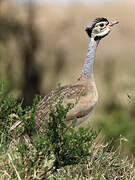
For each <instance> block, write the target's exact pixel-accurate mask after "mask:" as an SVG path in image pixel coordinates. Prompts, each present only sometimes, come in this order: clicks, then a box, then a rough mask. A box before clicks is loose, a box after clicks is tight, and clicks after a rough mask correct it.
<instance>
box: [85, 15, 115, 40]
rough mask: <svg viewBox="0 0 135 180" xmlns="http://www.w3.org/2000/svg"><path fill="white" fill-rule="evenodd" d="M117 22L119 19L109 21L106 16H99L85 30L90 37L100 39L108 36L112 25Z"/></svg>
mask: <svg viewBox="0 0 135 180" xmlns="http://www.w3.org/2000/svg"><path fill="white" fill-rule="evenodd" d="M117 23H118V21H115V22H113V23H109V21H108V20H107V19H106V18H97V19H95V20H94V21H92V22H91V23H90V24H89V25H88V26H87V27H86V29H85V30H86V32H87V33H88V35H89V37H91V38H94V39H95V40H98V39H99V40H100V39H102V38H104V37H105V36H107V35H108V34H109V33H110V31H111V28H112V26H113V25H114V24H117Z"/></svg>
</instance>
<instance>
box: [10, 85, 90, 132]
mask: <svg viewBox="0 0 135 180" xmlns="http://www.w3.org/2000/svg"><path fill="white" fill-rule="evenodd" d="M86 94H87V87H86V86H84V85H80V84H76V85H69V86H63V87H60V88H57V89H55V90H52V91H51V92H50V93H49V94H48V95H46V96H45V97H44V98H43V99H42V101H41V103H40V105H39V108H38V113H37V115H36V122H37V125H38V126H40V125H42V121H43V117H48V115H49V112H50V105H52V106H55V105H56V103H57V102H58V100H59V97H63V104H64V105H66V104H68V103H73V104H74V103H76V101H77V99H78V98H80V97H81V96H85V95H86ZM77 114H78V113H74V117H75V115H77ZM70 116H71V115H70ZM69 119H72V118H69ZM23 126H24V125H23V123H22V122H21V121H17V122H16V123H14V124H13V125H12V127H11V128H10V130H11V131H14V129H16V128H21V127H23Z"/></svg>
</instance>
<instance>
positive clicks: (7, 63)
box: [0, 0, 135, 154]
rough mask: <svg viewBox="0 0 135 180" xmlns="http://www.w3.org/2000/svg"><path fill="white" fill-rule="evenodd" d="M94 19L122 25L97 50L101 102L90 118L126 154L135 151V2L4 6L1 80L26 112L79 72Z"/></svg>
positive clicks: (2, 1) (16, 1)
mask: <svg viewBox="0 0 135 180" xmlns="http://www.w3.org/2000/svg"><path fill="white" fill-rule="evenodd" d="M96 17H106V18H107V19H109V20H119V21H120V23H119V24H118V25H117V26H116V27H115V28H113V31H112V32H111V33H110V35H109V36H107V37H106V38H105V39H104V40H102V41H101V42H100V44H99V47H98V50H97V54H96V62H95V68H94V71H95V80H96V84H97V88H98V92H99V102H98V104H97V106H96V109H95V111H94V113H93V115H92V120H93V122H94V123H95V125H96V127H97V128H102V129H103V132H104V133H105V134H106V138H107V139H111V138H112V137H113V140H112V142H113V144H114V145H117V144H118V143H119V137H120V138H121V140H122V141H124V145H123V153H127V152H128V153H130V154H131V153H134V151H135V130H134V129H135V117H134V116H135V105H134V103H135V100H134V97H135V96H134V95H135V50H134V49H135V25H134V18H135V2H134V0H127V1H126V0H125V1H124V0H122V1H118V0H117V1H114V0H113V1H111V0H96V1H95V0H93V1H92V0H85V1H84V0H82V1H81V0H80V1H77V0H76V1H75V0H55V1H53V0H48V1H47V0H35V1H34V0H31V1H30V0H0V80H6V81H8V84H9V85H8V87H9V88H8V92H9V93H12V94H14V96H15V97H16V98H18V99H20V98H21V99H22V98H23V103H24V106H26V105H31V104H32V100H33V97H34V96H35V94H41V95H45V94H47V93H48V92H49V91H50V90H51V89H54V88H55V87H57V84H58V83H61V84H62V85H66V84H69V83H72V82H74V81H75V80H76V79H77V78H78V77H79V74H80V72H81V69H82V66H83V63H84V60H85V57H86V53H87V48H88V42H89V38H88V36H87V34H86V33H85V31H84V29H85V27H86V25H88V23H89V22H91V21H92V20H93V19H94V18H96Z"/></svg>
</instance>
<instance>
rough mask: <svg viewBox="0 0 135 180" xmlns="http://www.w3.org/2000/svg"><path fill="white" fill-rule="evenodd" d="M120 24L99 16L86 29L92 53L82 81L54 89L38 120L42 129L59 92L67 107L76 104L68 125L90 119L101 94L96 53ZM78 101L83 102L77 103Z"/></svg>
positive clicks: (41, 108)
mask: <svg viewBox="0 0 135 180" xmlns="http://www.w3.org/2000/svg"><path fill="white" fill-rule="evenodd" d="M118 23H119V22H118V21H113V22H109V20H108V19H107V18H104V17H98V18H96V19H94V20H93V21H92V22H91V23H90V24H89V25H88V26H86V28H85V31H86V33H87V35H88V37H89V38H90V41H89V45H88V53H87V55H86V58H85V61H84V65H83V67H82V71H81V73H80V75H79V78H78V79H77V80H76V81H75V82H74V83H72V84H70V85H65V86H62V87H60V88H57V89H55V90H52V91H51V92H50V93H49V94H47V95H46V96H45V97H44V98H43V99H42V100H41V102H40V104H39V107H38V112H37V115H36V118H35V119H36V123H37V125H38V127H39V129H40V128H41V127H42V124H43V116H44V117H48V116H49V112H50V108H49V107H50V103H54V105H55V102H53V101H54V97H56V96H59V92H60V95H61V96H62V97H63V105H64V106H66V105H67V104H69V103H73V104H74V106H73V108H72V109H70V110H69V112H68V113H67V115H66V122H67V124H70V123H71V122H72V121H73V119H74V118H75V117H76V118H77V121H76V126H78V125H79V124H81V123H82V122H84V121H85V120H87V119H88V118H89V117H90V115H91V113H92V111H93V109H94V108H95V106H96V104H97V102H98V91H97V87H96V83H95V79H94V72H93V68H94V61H95V54H96V50H97V47H98V44H99V42H100V41H101V39H103V38H104V37H106V36H107V35H108V34H109V33H110V32H111V30H112V27H113V26H114V25H116V24H118ZM81 94H82V95H81ZM77 99H79V100H78V102H77V103H76V100H77ZM20 124H22V122H20V121H17V122H16V123H15V124H14V125H13V126H12V127H11V130H13V129H15V128H17V127H18V126H20Z"/></svg>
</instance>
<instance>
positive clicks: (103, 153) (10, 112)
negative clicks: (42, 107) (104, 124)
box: [0, 83, 135, 180]
mask: <svg viewBox="0 0 135 180" xmlns="http://www.w3.org/2000/svg"><path fill="white" fill-rule="evenodd" d="M55 98H57V97H55ZM39 102H40V98H38V97H36V98H35V100H34V102H33V106H32V107H27V108H25V109H23V108H22V107H21V103H18V102H17V101H16V100H15V98H14V97H13V96H11V95H8V94H7V91H6V86H5V85H4V83H2V84H1V90H0V109H1V111H0V152H1V153H0V177H1V179H19V180H21V179H26V180H29V179H61V178H63V179H71V178H72V179H90V178H93V179H95V180H96V179H102V178H104V179H114V178H116V177H117V179H124V180H125V179H133V178H135V176H134V174H135V167H134V161H133V160H132V161H131V160H128V158H126V159H124V158H123V159H121V157H120V149H117V150H115V151H114V150H113V148H112V145H111V144H109V143H108V144H103V143H102V142H101V138H99V140H97V138H98V137H99V136H100V132H98V133H97V132H95V131H94V130H92V129H91V128H90V127H88V128H83V127H80V128H78V129H75V128H74V125H75V122H76V119H74V121H73V122H72V123H71V124H70V125H67V124H66V121H65V117H66V114H67V112H68V111H69V110H70V109H71V108H72V107H73V105H72V104H68V105H67V106H66V107H64V106H63V104H62V102H63V98H62V97H60V98H59V101H58V102H57V103H56V105H55V107H53V106H52V105H51V104H50V113H49V117H48V118H46V117H45V118H44V123H43V129H42V133H41V132H40V133H39V131H38V129H37V128H36V121H35V117H36V114H37V109H38V108H37V107H38V104H39ZM30 109H31V111H30ZM18 119H19V120H21V121H22V122H23V123H24V128H23V129H21V130H22V131H23V134H21V135H20V134H19V133H20V132H19V133H18V132H17V131H18V130H16V133H15V135H14V136H13V135H12V134H11V130H10V127H11V126H12V125H13V124H14V122H15V121H16V120H18ZM21 133H22V132H21Z"/></svg>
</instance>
